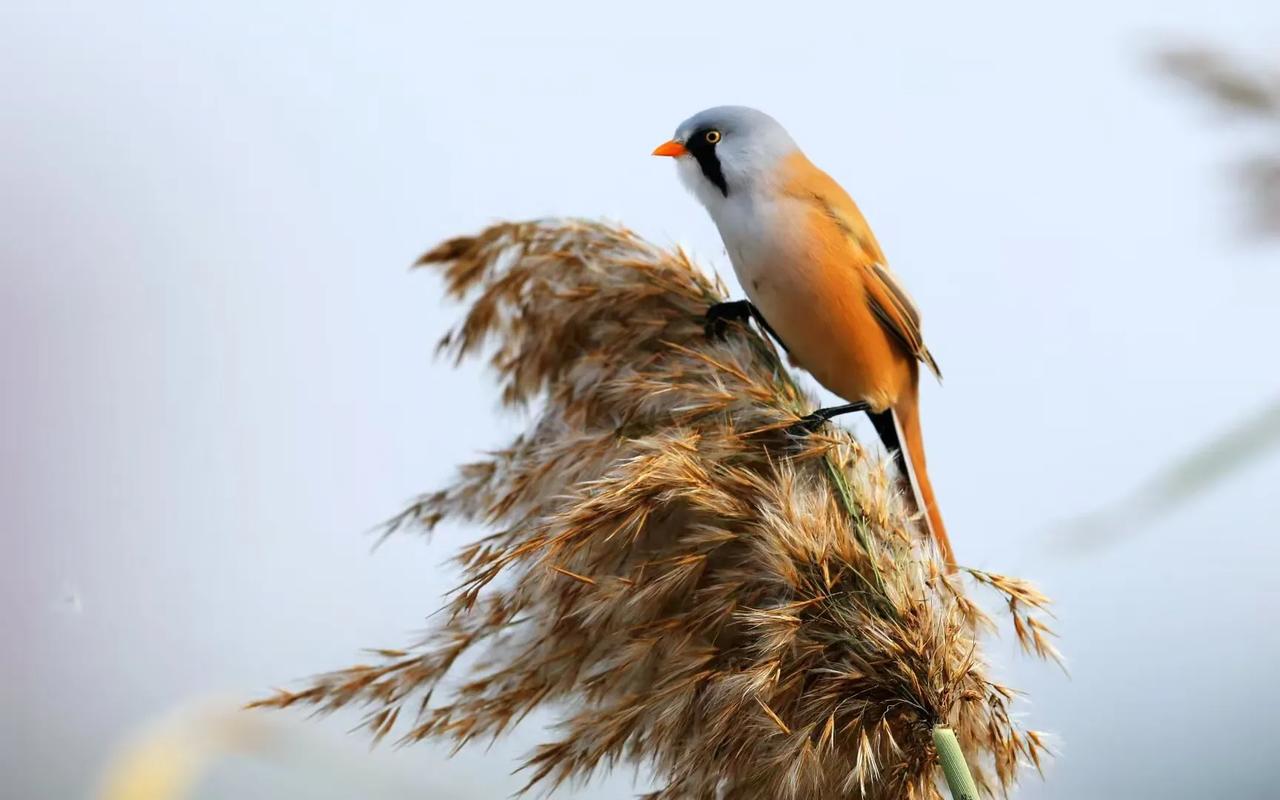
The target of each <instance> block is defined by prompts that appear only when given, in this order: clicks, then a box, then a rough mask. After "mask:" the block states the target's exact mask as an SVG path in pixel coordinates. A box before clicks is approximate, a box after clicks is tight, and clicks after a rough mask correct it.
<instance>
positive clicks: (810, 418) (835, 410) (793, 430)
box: [787, 402, 871, 436]
mask: <svg viewBox="0 0 1280 800" xmlns="http://www.w3.org/2000/svg"><path fill="white" fill-rule="evenodd" d="M870 409H871V404H870V403H866V402H857V403H845V404H844V405H840V406H829V407H827V408H820V409H818V410H817V411H815V412H813V413H812V414H808V415H806V416H803V417H801V418H800V419H799V420H797V421H796V422H794V423H792V424H791V425H790V426H788V428H787V432H788V433H790V434H792V435H794V436H803V435H807V434H810V433H813V432H815V431H816V430H818V428H821V427H822V426H823V425H825V424H826V423H828V422H830V421H831V420H832V419H834V418H835V417H838V416H840V415H842V414H852V413H854V412H855V411H869V410H870Z"/></svg>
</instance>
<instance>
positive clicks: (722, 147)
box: [653, 106, 797, 211]
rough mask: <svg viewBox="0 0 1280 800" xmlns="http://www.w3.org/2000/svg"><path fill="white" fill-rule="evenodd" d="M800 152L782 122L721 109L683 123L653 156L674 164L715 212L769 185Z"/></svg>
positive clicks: (757, 113) (735, 109) (745, 111)
mask: <svg viewBox="0 0 1280 800" xmlns="http://www.w3.org/2000/svg"><path fill="white" fill-rule="evenodd" d="M796 150H797V148H796V143H795V142H794V141H792V139H791V137H790V136H789V135H787V132H786V130H785V129H784V128H783V127H782V126H781V125H779V124H778V121H777V120H775V119H774V118H773V117H771V116H769V115H768V114H766V113H764V112H763V111H757V110H755V109H754V108H747V107H746V106H717V107H715V108H708V109H707V110H706V111H700V112H698V113H697V114H694V115H693V116H692V117H689V118H688V119H687V120H685V121H684V122H682V123H680V127H678V128H676V135H675V136H674V137H673V138H672V139H671V140H670V141H668V142H665V143H663V144H661V145H659V146H658V149H656V150H654V151H653V154H654V155H655V156H670V157H672V158H674V159H675V161H676V166H677V169H678V170H679V173H680V179H681V180H682V181H683V182H684V184H685V185H686V186H688V187H689V189H690V191H692V192H693V193H694V194H695V195H697V197H698V199H699V200H701V201H702V203H703V205H705V206H707V207H708V208H709V209H711V210H712V211H714V210H715V209H716V207H718V206H719V205H720V204H721V203H723V202H724V201H725V199H726V198H728V197H732V196H734V195H735V194H752V193H755V192H758V191H760V190H762V189H763V188H765V187H766V186H768V185H770V184H771V183H772V182H773V180H774V178H775V175H776V173H777V167H778V165H779V162H781V161H782V159H784V158H786V157H787V156H789V155H791V154H792V153H794V152H795V151H796Z"/></svg>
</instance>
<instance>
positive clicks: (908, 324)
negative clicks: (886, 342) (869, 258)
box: [863, 262, 942, 380]
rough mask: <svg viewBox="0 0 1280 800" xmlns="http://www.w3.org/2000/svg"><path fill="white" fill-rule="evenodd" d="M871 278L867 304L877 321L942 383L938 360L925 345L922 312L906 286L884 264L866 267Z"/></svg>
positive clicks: (868, 280)
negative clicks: (917, 308) (912, 299)
mask: <svg viewBox="0 0 1280 800" xmlns="http://www.w3.org/2000/svg"><path fill="white" fill-rule="evenodd" d="M863 270H864V273H865V274H866V276H867V278H866V280H865V281H863V283H864V284H865V286H866V289H867V303H868V304H869V305H870V306H871V311H872V312H873V313H874V314H875V315H876V319H877V320H879V322H880V324H881V325H882V326H884V328H885V330H887V331H889V333H891V334H893V336H894V338H895V339H897V340H898V341H900V342H901V343H902V345H903V346H904V347H906V348H907V352H909V353H911V354H912V355H914V356H915V357H916V358H918V359H919V360H920V361H923V362H924V364H925V366H927V367H928V368H929V371H930V372H932V373H933V374H934V375H935V376H937V378H938V380H942V371H941V370H940V369H938V362H937V361H935V360H934V358H933V354H932V353H930V352H929V348H927V347H925V346H924V336H923V335H922V334H921V333H920V312H919V311H918V310H916V305H915V303H913V302H912V301H911V296H910V295H909V294H907V291H906V289H903V288H902V284H900V283H898V280H897V279H896V278H894V277H893V273H892V272H890V271H889V268H888V267H886V266H885V265H883V264H878V263H874V262H873V263H870V264H868V265H866V266H864V267H863Z"/></svg>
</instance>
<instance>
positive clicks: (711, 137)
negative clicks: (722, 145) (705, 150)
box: [705, 131, 720, 144]
mask: <svg viewBox="0 0 1280 800" xmlns="http://www.w3.org/2000/svg"><path fill="white" fill-rule="evenodd" d="M705 138H706V140H707V144H715V143H716V142H718V141H720V131H707V135H706V137H705Z"/></svg>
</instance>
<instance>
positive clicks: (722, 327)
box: [703, 300, 754, 339]
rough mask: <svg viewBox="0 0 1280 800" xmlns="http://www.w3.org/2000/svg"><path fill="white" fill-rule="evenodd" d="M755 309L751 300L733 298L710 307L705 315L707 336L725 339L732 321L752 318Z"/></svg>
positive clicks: (744, 320)
mask: <svg viewBox="0 0 1280 800" xmlns="http://www.w3.org/2000/svg"><path fill="white" fill-rule="evenodd" d="M753 311H754V309H753V308H752V307H751V301H750V300H732V301H730V302H727V303H716V304H715V305H713V306H711V307H709V308H708V309H707V313H706V314H705V315H704V316H703V320H705V322H706V328H705V330H706V334H707V338H708V339H723V338H724V335H725V333H727V332H728V330H729V323H730V322H746V321H747V320H749V319H751V315H752V312H753Z"/></svg>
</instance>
